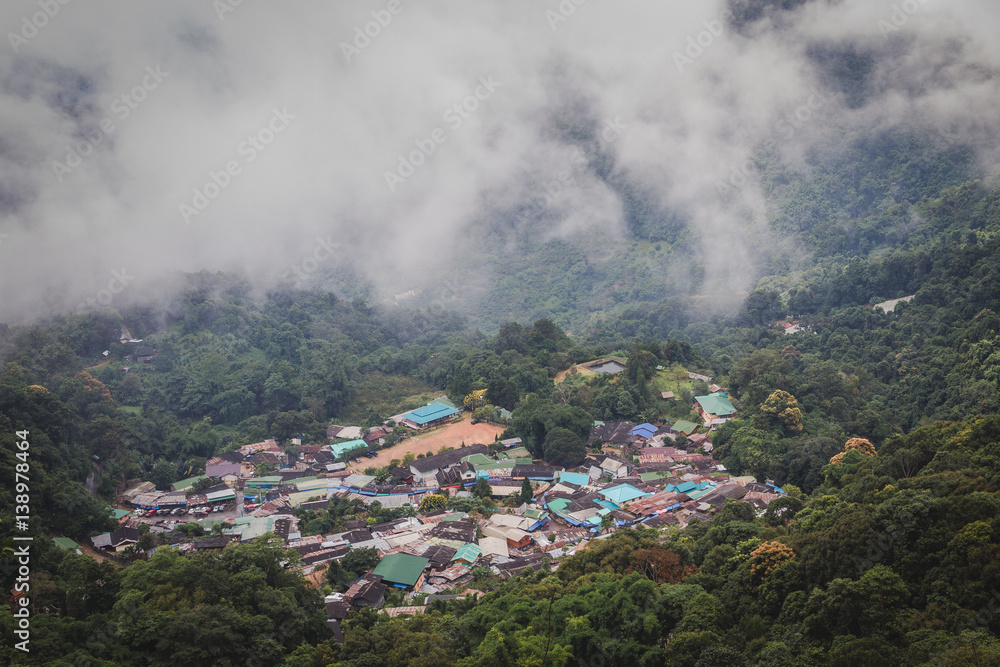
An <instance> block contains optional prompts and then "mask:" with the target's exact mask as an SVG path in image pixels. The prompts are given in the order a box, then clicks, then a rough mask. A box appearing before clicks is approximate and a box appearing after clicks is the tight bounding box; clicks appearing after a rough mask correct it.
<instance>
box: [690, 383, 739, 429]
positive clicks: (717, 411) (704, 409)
mask: <svg viewBox="0 0 1000 667" xmlns="http://www.w3.org/2000/svg"><path fill="white" fill-rule="evenodd" d="M694 407H695V409H696V410H697V411H698V414H699V415H701V418H702V419H703V420H704V421H705V424H706V425H708V424H711V423H712V421H713V420H715V419H723V418H725V417H732V416H733V415H735V414H736V408H734V407H733V404H732V403H730V402H729V397H728V396H727V395H726V394H725V393H724V392H721V391H717V392H715V393H713V394H707V395H705V396H695V397H694Z"/></svg>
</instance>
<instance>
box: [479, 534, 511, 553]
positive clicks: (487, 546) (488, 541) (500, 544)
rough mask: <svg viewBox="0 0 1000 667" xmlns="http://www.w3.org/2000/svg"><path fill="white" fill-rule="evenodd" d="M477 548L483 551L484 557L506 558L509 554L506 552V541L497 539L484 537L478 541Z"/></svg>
mask: <svg viewBox="0 0 1000 667" xmlns="http://www.w3.org/2000/svg"><path fill="white" fill-rule="evenodd" d="M479 548H480V549H482V550H483V555H484V556H503V557H504V558H507V557H508V556H509V555H510V552H508V551H507V540H504V539H501V538H499V537H484V538H483V539H481V540H479Z"/></svg>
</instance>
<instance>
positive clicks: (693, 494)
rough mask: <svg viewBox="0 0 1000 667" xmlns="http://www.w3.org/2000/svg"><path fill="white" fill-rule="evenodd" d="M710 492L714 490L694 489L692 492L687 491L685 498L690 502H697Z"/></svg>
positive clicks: (709, 488)
mask: <svg viewBox="0 0 1000 667" xmlns="http://www.w3.org/2000/svg"><path fill="white" fill-rule="evenodd" d="M712 491H714V489H712V488H711V487H708V488H704V489H695V490H694V491H688V493H687V496H688V498H690V499H691V500H698V499H699V498H701V497H702V496H706V495H708V494H709V493H711V492H712Z"/></svg>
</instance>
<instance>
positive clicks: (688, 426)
mask: <svg viewBox="0 0 1000 667" xmlns="http://www.w3.org/2000/svg"><path fill="white" fill-rule="evenodd" d="M697 430H698V425H697V424H695V423H694V422H689V421H687V420H686V419H679V420H677V421H676V422H675V423H674V424H672V425H671V426H670V432H671V433H682V434H684V437H687V436H689V435H691V434H692V433H694V432H695V431H697Z"/></svg>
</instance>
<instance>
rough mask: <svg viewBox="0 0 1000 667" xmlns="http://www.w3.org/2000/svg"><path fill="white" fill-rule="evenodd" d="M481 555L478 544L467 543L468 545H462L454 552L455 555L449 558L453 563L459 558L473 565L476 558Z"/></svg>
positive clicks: (481, 551)
mask: <svg viewBox="0 0 1000 667" xmlns="http://www.w3.org/2000/svg"><path fill="white" fill-rule="evenodd" d="M482 555H483V549H482V547H480V546H479V545H478V544H476V543H474V542H469V543H468V544H463V545H462V546H460V547H459V548H458V551H456V552H455V555H454V556H452V557H451V559H452V560H453V561H456V560H458V559H459V558H461V559H462V560H467V561H469V562H470V563H474V562H475V561H476V559H477V558H479V557H480V556H482Z"/></svg>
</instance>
